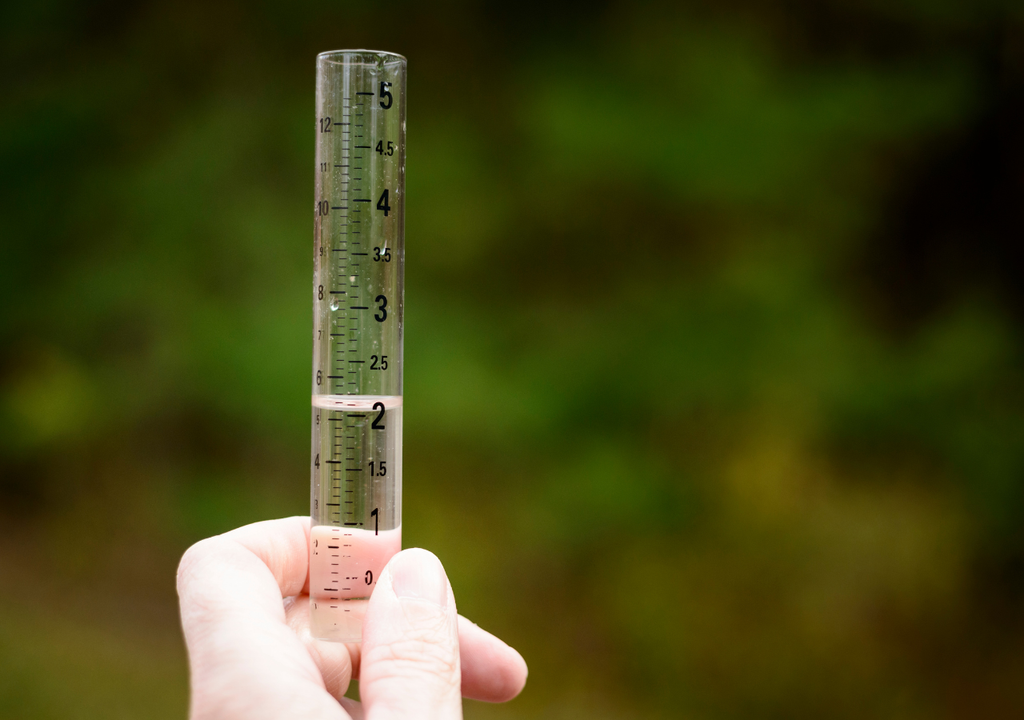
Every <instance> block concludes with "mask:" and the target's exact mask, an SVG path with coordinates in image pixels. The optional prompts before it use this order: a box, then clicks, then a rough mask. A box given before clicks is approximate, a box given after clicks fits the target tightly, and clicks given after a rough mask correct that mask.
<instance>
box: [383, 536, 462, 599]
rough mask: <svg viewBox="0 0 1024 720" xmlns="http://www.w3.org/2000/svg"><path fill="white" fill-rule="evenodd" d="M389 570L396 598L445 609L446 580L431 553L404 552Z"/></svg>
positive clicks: (425, 551)
mask: <svg viewBox="0 0 1024 720" xmlns="http://www.w3.org/2000/svg"><path fill="white" fill-rule="evenodd" d="M390 569H391V587H392V588H394V590H395V595H397V596H398V597H400V598H410V599H415V600H425V601H426V602H430V603H433V604H434V605H437V606H439V607H442V608H445V607H448V577H447V576H446V575H445V574H444V568H443V567H441V561H440V560H438V559H437V557H435V556H434V553H432V552H429V551H427V550H421V549H419V548H414V549H412V550H405V551H403V552H401V553H399V554H398V555H396V556H395V557H394V558H393V559H392V560H391V563H390Z"/></svg>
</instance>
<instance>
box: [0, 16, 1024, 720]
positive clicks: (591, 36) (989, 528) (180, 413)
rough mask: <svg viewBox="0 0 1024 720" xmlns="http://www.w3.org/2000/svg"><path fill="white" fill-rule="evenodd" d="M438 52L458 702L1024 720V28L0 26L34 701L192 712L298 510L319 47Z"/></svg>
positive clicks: (425, 163)
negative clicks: (464, 638)
mask: <svg viewBox="0 0 1024 720" xmlns="http://www.w3.org/2000/svg"><path fill="white" fill-rule="evenodd" d="M350 47H370V48H377V49H383V50H391V51H395V52H400V53H403V54H405V55H406V56H407V57H408V59H409V98H408V101H409V116H408V121H409V130H408V205H407V262H408V264H407V306H408V315H407V327H408V330H407V332H408V334H407V336H406V361H407V363H406V399H405V403H406V412H407V416H406V430H405V432H406V435H405V443H406V448H405V458H406V467H405V487H406V495H405V541H406V545H407V546H412V545H422V546H426V547H429V548H431V549H433V550H435V551H436V552H437V553H438V555H439V556H440V557H441V559H442V560H443V561H444V562H445V564H446V566H447V569H448V571H449V574H450V576H451V578H452V581H453V584H454V587H455V592H456V596H457V597H458V600H459V607H460V610H461V611H462V612H463V613H464V614H466V615H467V616H469V617H472V618H474V619H475V620H477V621H478V622H479V623H480V624H481V625H483V626H484V627H486V628H488V629H491V630H493V631H495V632H496V633H498V634H499V635H501V636H502V637H504V638H506V639H507V640H508V641H509V642H511V643H512V644H513V645H515V646H517V647H518V648H520V649H521V650H522V652H523V654H524V655H525V657H526V658H527V660H528V661H529V663H530V669H531V675H530V681H529V684H528V686H527V688H526V690H525V692H524V693H523V695H522V696H521V698H520V699H518V700H516V701H515V702H513V703H512V704H510V705H508V706H505V707H492V706H486V705H482V704H479V703H467V708H466V713H467V716H468V717H470V718H477V717H480V718H483V717H524V718H527V717H531V718H532V717H537V718H576V717H584V716H586V717H593V718H599V719H600V718H612V717H636V718H660V717H694V718H774V717H778V718H783V717H785V718H820V717H830V718H863V717H877V718H968V717H970V718H977V717H987V718H997V717H999V718H1003V717H1005V718H1010V717H1014V718H1016V717H1021V716H1022V715H1024V363H1022V359H1024V357H1022V340H1024V282H1022V281H1024V278H1022V274H1024V257H1022V255H1024V251H1022V247H1024V245H1022V241H1024V12H1022V10H1021V8H1020V5H1019V4H1018V3H1014V2H1009V1H1005V2H1001V1H996V0H974V1H967V0H965V1H963V2H954V1H952V0H950V1H948V2H947V1H945V0H871V1H864V2H853V1H852V0H824V1H819V0H791V1H788V2H772V3H770V2H762V1H760V0H724V1H721V0H720V1H717V2H705V3H685V4H678V3H670V2H661V3H659V2H622V3H593V4H584V3H579V4H575V5H572V4H570V5H557V4H554V3H550V2H535V1H533V0H525V1H524V2H519V3H508V4H503V5H498V4H491V3H488V4H482V3H472V2H458V1H454V2H434V3H429V4H426V3H424V4H407V3H402V2H395V3H388V4H383V3H371V2H366V3H358V4H356V3H339V2H330V3H323V2H318V3H312V2H303V1H294V2H271V1H270V0H265V1H264V2H253V3H242V2H236V3H230V2H229V3H222V4H211V3H207V2H199V1H196V0H186V1H185V2H171V3H168V2H144V3H123V2H101V3H92V4H88V3H76V2H66V1H62V0H41V1H33V2H7V3H4V4H3V6H2V9H0V53H2V55H0V74H2V75H0V76H2V78H3V80H2V87H0V715H4V716H5V717H10V718H69V717H73V718H181V717H184V714H185V710H186V701H187V673H186V666H185V655H184V649H183V647H182V642H181V640H180V636H179V630H178V625H177V623H178V620H177V615H176V612H177V611H176V599H175V594H174V572H175V567H176V563H177V560H178V558H179V556H180V554H181V552H182V551H183V550H184V549H185V548H186V547H187V546H188V545H189V544H190V543H192V542H194V541H196V540H198V539H199V538H202V537H204V536H208V535H210V534H214V533H219V532H222V531H224V530H227V529H229V528H232V527H235V526H237V525H240V524H242V523H247V522H250V521H254V520H259V519H264V518H270V517H278V516H283V515H288V514H303V513H307V512H308V498H309V470H308V465H309V457H308V455H309V432H310V412H309V394H310V387H311V385H310V383H311V381H310V367H311V356H310V353H311V324H312V308H311V300H310V298H311V293H310V287H311V277H312V267H313V264H312V248H313V213H312V208H313V205H312V202H313V143H314V112H313V100H314V97H313V90H314V56H315V54H316V53H317V52H319V51H323V50H328V49H337V48H350Z"/></svg>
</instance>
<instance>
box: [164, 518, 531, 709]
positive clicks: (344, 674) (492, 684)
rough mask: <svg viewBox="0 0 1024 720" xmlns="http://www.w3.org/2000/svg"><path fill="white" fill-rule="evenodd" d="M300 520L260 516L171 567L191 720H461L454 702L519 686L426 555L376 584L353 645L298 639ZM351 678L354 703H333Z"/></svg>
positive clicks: (397, 564) (390, 568)
mask: <svg viewBox="0 0 1024 720" xmlns="http://www.w3.org/2000/svg"><path fill="white" fill-rule="evenodd" d="M308 569H309V518H308V517H292V518H285V519H282V520H268V521H266V522H259V523H254V524H252V525H246V526H245V527H241V528H238V529H237V530H232V531H231V532H229V533H225V534H224V535H218V536H216V537H212V538H209V539H207V540H203V541H201V542H198V543H196V544H195V545H193V546H192V547H191V548H189V549H188V551H187V552H186V553H185V555H184V557H183V558H182V560H181V565H180V566H179V567H178V596H179V598H180V603H181V622H182V627H183V628H184V631H185V642H186V644H187V646H188V651H189V663H190V666H191V684H192V695H191V708H190V713H189V714H190V717H191V718H192V720H223V719H225V718H245V719H246V720H249V719H250V718H252V719H254V720H255V719H261V718H267V719H268V720H270V719H273V720H287V719H288V718H296V720H298V719H299V718H301V719H302V720H344V719H346V718H352V720H359V719H360V718H363V717H364V713H365V717H366V718H369V720H398V719H399V718H414V717H415V718H438V720H441V719H443V720H450V719H451V718H461V717H462V696H465V697H469V698H475V699H477V700H487V701H491V702H503V701H505V700H510V699H512V698H513V697H515V696H516V695H518V694H519V691H520V690H522V688H523V685H524V684H525V683H526V663H525V662H524V661H523V659H522V657H521V656H520V655H519V653H517V652H516V651H515V650H513V649H512V648H510V647H509V646H508V645H506V644H505V643H503V642H502V641H501V640H499V639H498V638H496V637H494V636H493V635H491V634H490V633H488V632H486V631H485V630H482V629H480V628H479V627H477V626H476V625H474V624H473V623H471V622H469V621H468V620H466V619H465V618H463V617H461V616H458V615H457V614H456V610H455V596H454V595H453V594H452V590H451V586H450V585H449V583H448V578H447V576H446V575H445V573H444V568H443V567H442V566H441V563H440V562H439V561H438V560H437V558H436V557H434V555H433V554H432V553H429V552H427V551H426V550H418V549H414V550H405V551H403V552H401V553H399V554H397V555H395V557H393V558H392V559H391V562H389V563H388V565H387V568H386V569H385V570H384V572H383V573H382V575H381V577H380V578H379V579H378V581H377V586H376V588H375V590H374V592H373V595H372V597H371V599H370V603H369V607H368V609H367V612H366V620H365V622H364V626H363V642H362V646H360V645H358V644H342V643H332V642H326V641H323V640H317V639H315V638H313V637H311V636H310V633H309V596H308V591H309V579H308V575H309V572H308ZM353 677H357V678H359V680H360V684H359V692H360V696H361V697H362V700H363V702H362V703H359V702H356V701H354V700H349V699H348V698H345V697H343V695H344V693H345V691H346V690H347V689H348V685H349V682H350V680H351V679H352V678H353Z"/></svg>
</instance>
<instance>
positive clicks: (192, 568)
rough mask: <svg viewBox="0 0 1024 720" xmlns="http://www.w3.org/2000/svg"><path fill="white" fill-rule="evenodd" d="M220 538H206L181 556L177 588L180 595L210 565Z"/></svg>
mask: <svg viewBox="0 0 1024 720" xmlns="http://www.w3.org/2000/svg"><path fill="white" fill-rule="evenodd" d="M217 545H218V538H215V537H214V538H206V539H205V540H200V541H199V542H197V543H194V544H193V545H192V546H191V547H190V548H189V549H188V550H186V551H185V553H184V554H183V555H182V556H181V561H180V562H179V563H178V573H177V586H178V594H179V595H181V594H182V593H183V592H184V591H185V590H186V589H187V588H188V586H189V585H190V584H191V583H192V582H193V581H194V580H195V578H196V576H197V575H198V574H199V573H201V572H202V569H203V566H204V565H206V564H208V563H209V562H210V560H211V559H212V558H213V557H214V556H215V555H216V552H217Z"/></svg>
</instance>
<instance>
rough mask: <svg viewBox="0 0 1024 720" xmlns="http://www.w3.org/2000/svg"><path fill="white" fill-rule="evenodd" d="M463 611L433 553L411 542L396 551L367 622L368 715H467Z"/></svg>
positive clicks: (377, 719)
mask: <svg viewBox="0 0 1024 720" xmlns="http://www.w3.org/2000/svg"><path fill="white" fill-rule="evenodd" d="M457 618H458V615H457V613H456V610H455V596H454V595H453V594H452V589H451V586H450V585H449V584H448V576H447V575H445V572H444V568H443V567H442V566H441V562H440V561H439V560H438V559H437V557H436V556H435V555H434V554H433V553H431V552H428V551H427V550H420V549H412V550H404V551H402V552H400V553H398V554H397V555H395V556H394V557H393V558H391V562H389V563H388V565H387V567H386V568H385V569H384V572H383V573H382V574H381V577H380V579H379V580H378V581H377V587H376V588H374V591H373V595H372V596H370V604H369V607H368V608H367V611H366V619H365V620H364V622H363V647H362V667H361V670H360V673H359V695H360V697H361V698H362V701H363V708H364V710H365V711H366V717H367V718H368V720H399V719H401V720H405V719H406V718H411V717H415V718H436V719H437V720H457V719H458V718H461V717H462V670H461V667H460V664H459V627H458V620H457Z"/></svg>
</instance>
